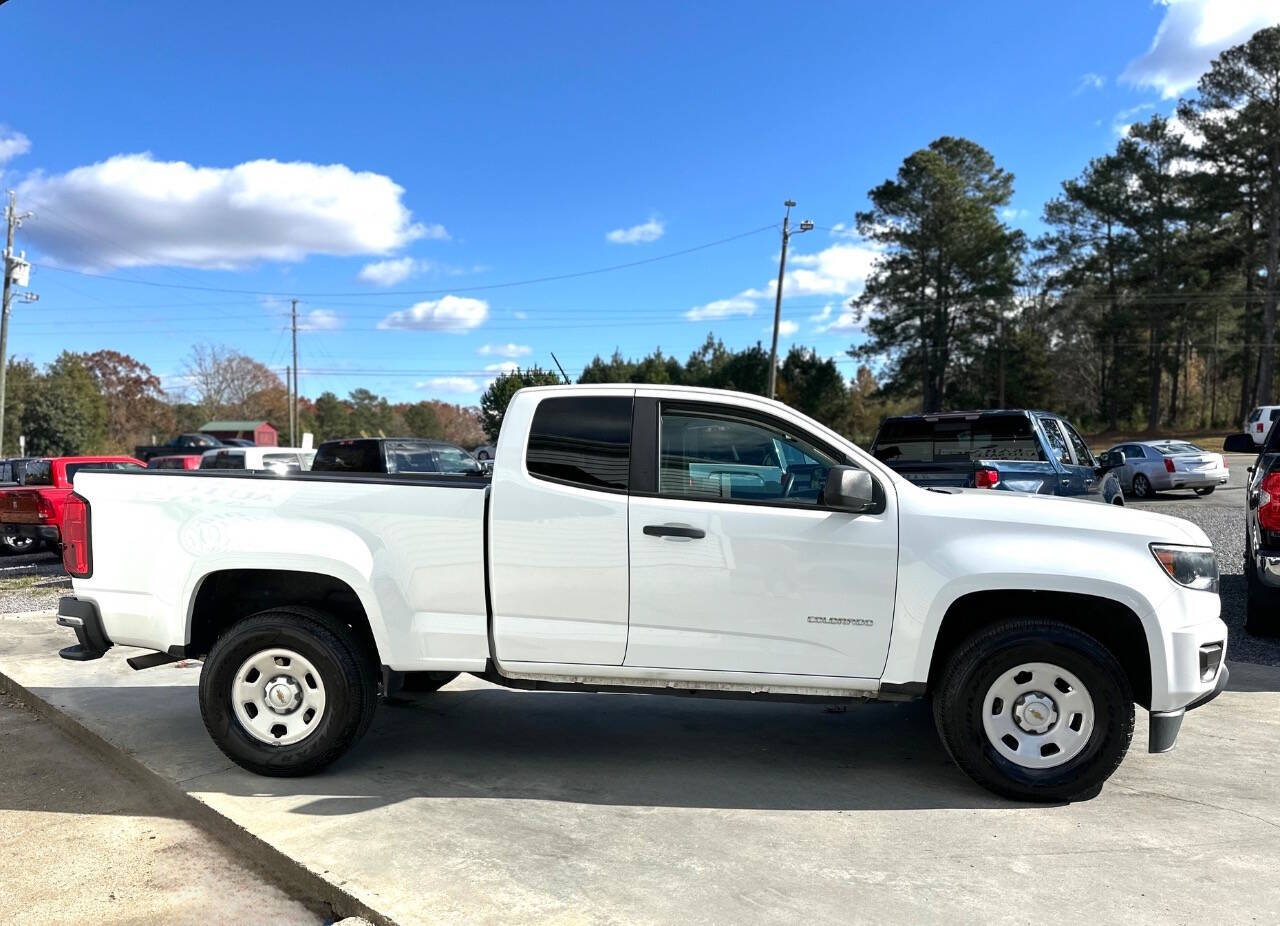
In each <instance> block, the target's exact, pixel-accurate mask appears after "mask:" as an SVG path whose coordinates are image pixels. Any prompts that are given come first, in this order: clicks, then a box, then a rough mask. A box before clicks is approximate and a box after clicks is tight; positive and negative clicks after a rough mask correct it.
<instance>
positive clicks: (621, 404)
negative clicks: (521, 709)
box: [489, 389, 634, 666]
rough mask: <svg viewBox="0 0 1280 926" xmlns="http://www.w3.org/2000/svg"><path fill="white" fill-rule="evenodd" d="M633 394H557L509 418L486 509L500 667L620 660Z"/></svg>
mask: <svg viewBox="0 0 1280 926" xmlns="http://www.w3.org/2000/svg"><path fill="white" fill-rule="evenodd" d="M633 395H634V393H633V392H632V391H627V392H623V391H620V390H617V389H612V390H607V391H605V390H602V391H601V393H600V394H596V395H592V394H590V393H588V394H585V395H584V394H583V393H582V392H577V393H575V394H573V395H554V394H552V395H548V396H546V397H540V398H539V399H538V400H537V401H517V402H513V403H512V406H511V407H510V408H509V409H508V411H507V417H506V418H505V420H504V421H503V427H502V434H501V436H500V437H499V442H498V448H499V450H500V451H501V454H500V456H499V459H500V460H502V461H503V462H502V464H501V465H499V466H497V467H495V469H494V478H493V485H492V489H491V494H490V512H489V588H490V595H491V606H492V609H493V642H494V648H495V651H496V654H497V657H498V659H499V660H501V661H503V662H554V663H584V664H590V665H612V666H617V665H622V659H623V655H624V654H625V653H626V649H627V581H628V573H627V484H628V467H629V463H630V447H631V406H632V400H633ZM522 438H524V440H522Z"/></svg>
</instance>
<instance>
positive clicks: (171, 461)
mask: <svg viewBox="0 0 1280 926" xmlns="http://www.w3.org/2000/svg"><path fill="white" fill-rule="evenodd" d="M201 456H202V455H201V454H198V453H196V454H191V453H184V454H182V455H181V456H174V457H152V458H151V459H150V460H148V461H147V469H199V468H200V458H201Z"/></svg>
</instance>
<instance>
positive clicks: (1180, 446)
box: [1155, 441, 1205, 453]
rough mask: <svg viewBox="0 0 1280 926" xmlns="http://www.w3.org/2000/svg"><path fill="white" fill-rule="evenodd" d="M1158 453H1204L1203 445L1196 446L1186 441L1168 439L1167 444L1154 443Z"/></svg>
mask: <svg viewBox="0 0 1280 926" xmlns="http://www.w3.org/2000/svg"><path fill="white" fill-rule="evenodd" d="M1155 448H1156V450H1157V451H1158V452H1159V453H1204V452H1205V451H1204V448H1203V447H1197V446H1196V445H1195V444H1192V443H1190V442H1188V441H1169V442H1168V443H1167V444H1156V445H1155Z"/></svg>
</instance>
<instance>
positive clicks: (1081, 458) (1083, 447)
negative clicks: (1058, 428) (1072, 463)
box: [1061, 421, 1093, 466]
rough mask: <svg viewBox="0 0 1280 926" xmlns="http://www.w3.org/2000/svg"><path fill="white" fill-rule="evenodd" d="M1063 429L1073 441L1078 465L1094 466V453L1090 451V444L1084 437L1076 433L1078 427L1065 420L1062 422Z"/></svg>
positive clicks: (1072, 445) (1072, 446)
mask: <svg viewBox="0 0 1280 926" xmlns="http://www.w3.org/2000/svg"><path fill="white" fill-rule="evenodd" d="M1061 424H1062V430H1064V431H1066V432H1067V439H1068V440H1069V441H1071V449H1072V450H1073V451H1074V452H1075V455H1076V465H1078V466H1093V454H1092V453H1091V452H1090V451H1089V445H1088V444H1086V443H1085V442H1084V438H1083V437H1081V436H1080V435H1079V434H1078V433H1076V429H1075V428H1073V427H1072V426H1071V425H1069V424H1067V423H1066V422H1065V421H1063V422H1061Z"/></svg>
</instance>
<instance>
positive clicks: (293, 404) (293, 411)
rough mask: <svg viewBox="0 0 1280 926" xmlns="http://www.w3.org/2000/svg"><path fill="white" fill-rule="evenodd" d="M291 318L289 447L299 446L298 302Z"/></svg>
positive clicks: (292, 309) (294, 301) (294, 305)
mask: <svg viewBox="0 0 1280 926" xmlns="http://www.w3.org/2000/svg"><path fill="white" fill-rule="evenodd" d="M292 302H293V305H292V307H291V308H290V312H289V314H290V317H291V318H292V321H293V395H292V396H290V398H289V446H290V447H296V446H298V440H297V437H298V435H297V430H298V300H297V299H294V300H292Z"/></svg>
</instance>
